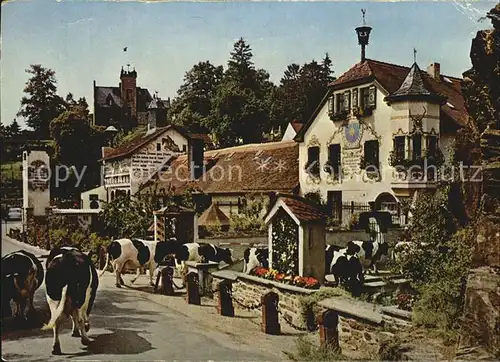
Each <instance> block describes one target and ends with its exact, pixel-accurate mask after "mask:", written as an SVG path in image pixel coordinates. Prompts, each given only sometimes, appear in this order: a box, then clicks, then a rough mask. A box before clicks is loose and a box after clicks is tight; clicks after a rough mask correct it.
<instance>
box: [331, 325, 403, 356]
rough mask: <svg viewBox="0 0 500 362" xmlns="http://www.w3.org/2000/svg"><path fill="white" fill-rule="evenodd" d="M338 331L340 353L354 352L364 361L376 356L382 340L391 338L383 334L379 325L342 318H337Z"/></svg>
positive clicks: (348, 353)
mask: <svg viewBox="0 0 500 362" xmlns="http://www.w3.org/2000/svg"><path fill="white" fill-rule="evenodd" d="M338 331H339V346H340V348H341V349H342V353H344V354H347V355H350V354H353V352H354V353H355V354H356V355H360V357H361V358H366V359H372V358H373V357H374V356H377V355H378V350H379V346H380V341H381V340H382V338H384V337H385V338H388V337H390V336H393V335H392V334H391V333H389V332H384V329H383V327H382V326H381V325H375V324H371V323H368V322H367V321H366V320H364V321H359V320H356V319H355V318H352V317H351V318H347V317H344V316H339V324H338Z"/></svg>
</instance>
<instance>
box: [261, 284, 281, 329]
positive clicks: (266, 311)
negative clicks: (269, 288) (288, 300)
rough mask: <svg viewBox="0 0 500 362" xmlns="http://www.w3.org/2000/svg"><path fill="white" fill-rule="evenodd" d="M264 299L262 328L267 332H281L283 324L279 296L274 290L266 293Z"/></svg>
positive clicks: (262, 299)
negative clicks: (279, 308)
mask: <svg viewBox="0 0 500 362" xmlns="http://www.w3.org/2000/svg"><path fill="white" fill-rule="evenodd" d="M261 301H262V323H261V324H260V328H261V330H262V332H264V333H266V334H275V335H277V334H280V333H281V326H280V323H279V315H278V303H279V296H278V294H276V293H274V292H269V293H267V294H264V295H263V296H262V298H261Z"/></svg>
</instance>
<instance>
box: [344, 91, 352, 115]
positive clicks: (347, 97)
mask: <svg viewBox="0 0 500 362" xmlns="http://www.w3.org/2000/svg"><path fill="white" fill-rule="evenodd" d="M350 108H351V91H345V92H344V110H345V111H347V112H349V109H350Z"/></svg>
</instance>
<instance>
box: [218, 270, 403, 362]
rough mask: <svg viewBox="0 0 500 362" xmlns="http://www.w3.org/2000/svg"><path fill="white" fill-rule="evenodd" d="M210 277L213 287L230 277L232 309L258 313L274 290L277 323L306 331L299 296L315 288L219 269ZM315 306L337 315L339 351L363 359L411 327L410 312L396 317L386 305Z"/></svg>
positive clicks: (339, 301) (337, 301) (339, 302)
mask: <svg viewBox="0 0 500 362" xmlns="http://www.w3.org/2000/svg"><path fill="white" fill-rule="evenodd" d="M212 276H213V290H217V289H218V287H219V283H220V282H222V281H223V280H231V282H232V291H233V305H234V307H235V308H241V306H240V305H239V304H240V303H241V304H243V305H245V306H246V307H249V308H248V309H254V310H255V311H256V312H258V313H259V314H261V313H262V308H261V307H260V302H261V298H262V296H263V295H265V294H267V293H269V292H275V293H277V294H278V296H279V309H280V310H281V312H282V313H281V315H280V323H281V324H283V323H287V322H283V319H286V321H288V324H290V325H291V326H292V327H294V328H295V327H299V328H300V329H304V330H305V328H306V327H307V326H306V321H305V320H304V318H303V316H302V307H301V302H300V298H301V297H303V296H307V295H311V294H312V293H315V292H317V290H311V289H304V288H298V287H295V286H291V285H286V284H282V283H279V282H275V281H271V280H266V279H262V278H258V277H255V276H251V275H246V274H243V273H237V272H232V271H218V272H214V273H213V274H212ZM214 298H215V299H216V303H218V300H217V298H218V295H217V293H215V294H214ZM318 307H319V308H318V309H319V310H320V313H323V312H325V311H327V310H330V311H334V312H335V313H336V314H337V315H338V324H337V331H338V342H339V346H340V348H341V349H342V351H344V352H347V353H348V354H349V353H350V352H354V353H355V354H356V355H357V356H360V357H361V358H365V359H371V358H373V356H376V355H377V354H378V350H379V347H380V342H381V341H382V340H384V339H387V338H389V339H390V338H393V337H394V334H393V333H397V332H398V331H400V330H403V329H406V328H408V327H410V326H411V322H410V321H409V320H408V318H409V317H408V316H407V315H406V314H409V313H408V312H405V313H403V314H404V315H403V316H398V315H397V314H398V313H395V312H394V311H391V310H390V309H389V308H385V309H388V310H387V311H386V310H384V307H381V306H378V305H374V304H371V303H366V302H361V301H358V300H355V299H348V298H343V297H335V298H328V299H325V300H323V301H321V302H320V303H318ZM387 312H390V313H387ZM261 315H262V314H261ZM410 318H411V317H410ZM296 329H297V328H296Z"/></svg>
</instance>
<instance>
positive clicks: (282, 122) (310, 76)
mask: <svg viewBox="0 0 500 362" xmlns="http://www.w3.org/2000/svg"><path fill="white" fill-rule="evenodd" d="M334 79H335V78H334V77H333V70H332V61H331V59H330V57H329V55H328V53H326V55H325V57H324V58H323V60H322V61H321V63H318V62H317V61H315V60H312V61H311V62H310V63H305V64H304V65H302V66H299V65H298V64H295V63H293V64H290V65H288V66H287V68H286V69H285V71H284V73H283V77H282V78H281V81H280V85H279V87H278V89H277V91H276V92H275V93H274V102H273V107H272V119H273V125H274V126H275V127H276V126H281V127H282V129H285V128H286V126H287V125H288V123H290V122H291V121H294V120H298V121H300V122H303V123H304V122H307V120H308V119H309V118H310V117H311V115H312V114H313V112H314V110H315V109H316V107H317V106H318V104H319V103H320V102H321V100H322V99H323V97H324V96H325V93H326V91H327V89H328V84H329V83H330V82H332V81H333V80H334Z"/></svg>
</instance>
